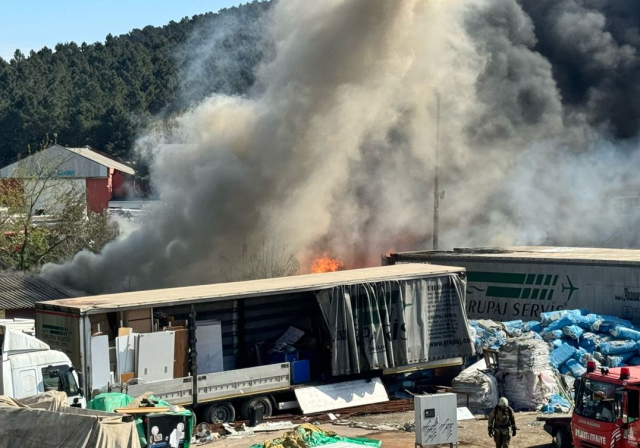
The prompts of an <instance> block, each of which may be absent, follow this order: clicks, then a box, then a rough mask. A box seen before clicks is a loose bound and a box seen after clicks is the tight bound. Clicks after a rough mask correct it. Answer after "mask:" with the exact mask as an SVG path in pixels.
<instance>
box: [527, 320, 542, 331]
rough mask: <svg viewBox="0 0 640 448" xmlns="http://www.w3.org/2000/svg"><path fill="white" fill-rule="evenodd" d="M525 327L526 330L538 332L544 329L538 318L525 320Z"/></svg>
mask: <svg viewBox="0 0 640 448" xmlns="http://www.w3.org/2000/svg"><path fill="white" fill-rule="evenodd" d="M523 329H524V330H525V331H533V332H536V333H540V332H541V331H542V325H541V324H540V322H538V321H537V320H532V321H529V322H525V323H524V325H523Z"/></svg>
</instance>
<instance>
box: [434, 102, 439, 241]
mask: <svg viewBox="0 0 640 448" xmlns="http://www.w3.org/2000/svg"><path fill="white" fill-rule="evenodd" d="M435 146H436V157H435V159H436V168H435V175H434V182H433V250H438V232H439V230H440V229H439V228H440V183H439V181H440V179H439V174H440V172H439V171H440V93H439V92H437V91H436V145H435Z"/></svg>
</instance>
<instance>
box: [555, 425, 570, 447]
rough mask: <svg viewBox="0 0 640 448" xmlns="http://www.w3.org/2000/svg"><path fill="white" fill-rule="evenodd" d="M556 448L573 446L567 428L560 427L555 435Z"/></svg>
mask: <svg viewBox="0 0 640 448" xmlns="http://www.w3.org/2000/svg"><path fill="white" fill-rule="evenodd" d="M553 442H554V444H555V446H556V448H571V435H570V434H569V431H567V430H566V428H559V429H558V431H556V435H555V436H554V437H553Z"/></svg>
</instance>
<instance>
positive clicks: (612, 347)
mask: <svg viewBox="0 0 640 448" xmlns="http://www.w3.org/2000/svg"><path fill="white" fill-rule="evenodd" d="M598 351H600V353H602V354H603V355H620V354H622V353H630V352H637V351H638V346H637V345H636V342H635V341H611V342H601V343H600V344H598Z"/></svg>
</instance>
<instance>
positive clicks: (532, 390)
mask: <svg viewBox="0 0 640 448" xmlns="http://www.w3.org/2000/svg"><path fill="white" fill-rule="evenodd" d="M469 325H470V328H473V330H474V334H475V337H476V348H477V352H478V354H482V351H483V350H484V349H487V348H491V349H494V350H499V351H500V354H499V366H500V367H499V369H500V370H499V372H497V373H496V377H497V379H498V380H499V382H500V384H501V386H502V392H503V394H504V395H505V396H507V398H509V399H510V401H511V402H512V403H514V406H515V408H518V409H519V410H525V409H528V410H532V409H540V407H541V405H542V404H545V403H547V402H549V399H550V397H551V396H552V395H554V394H557V393H558V389H559V386H558V385H557V384H556V381H555V375H554V374H553V370H557V371H558V372H559V373H560V374H561V375H563V379H564V381H563V382H564V383H565V384H567V385H571V384H572V383H573V379H574V378H578V377H580V376H581V375H582V374H583V373H584V372H585V371H586V365H587V362H588V361H595V362H596V366H597V367H598V368H599V367H600V366H606V367H622V366H627V365H631V366H640V328H638V327H635V326H633V325H632V324H631V322H629V321H627V320H624V319H620V318H618V317H615V316H606V315H599V314H593V313H589V312H588V310H584V309H579V310H559V311H553V312H549V313H542V314H541V315H540V320H538V321H529V322H523V321H521V320H516V321H510V322H502V323H496V322H493V321H487V320H481V321H470V322H469ZM542 347H545V349H546V350H547V351H546V354H545V353H544V349H543V348H542ZM545 364H546V365H545ZM567 398H568V395H567ZM545 400H546V402H545Z"/></svg>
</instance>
